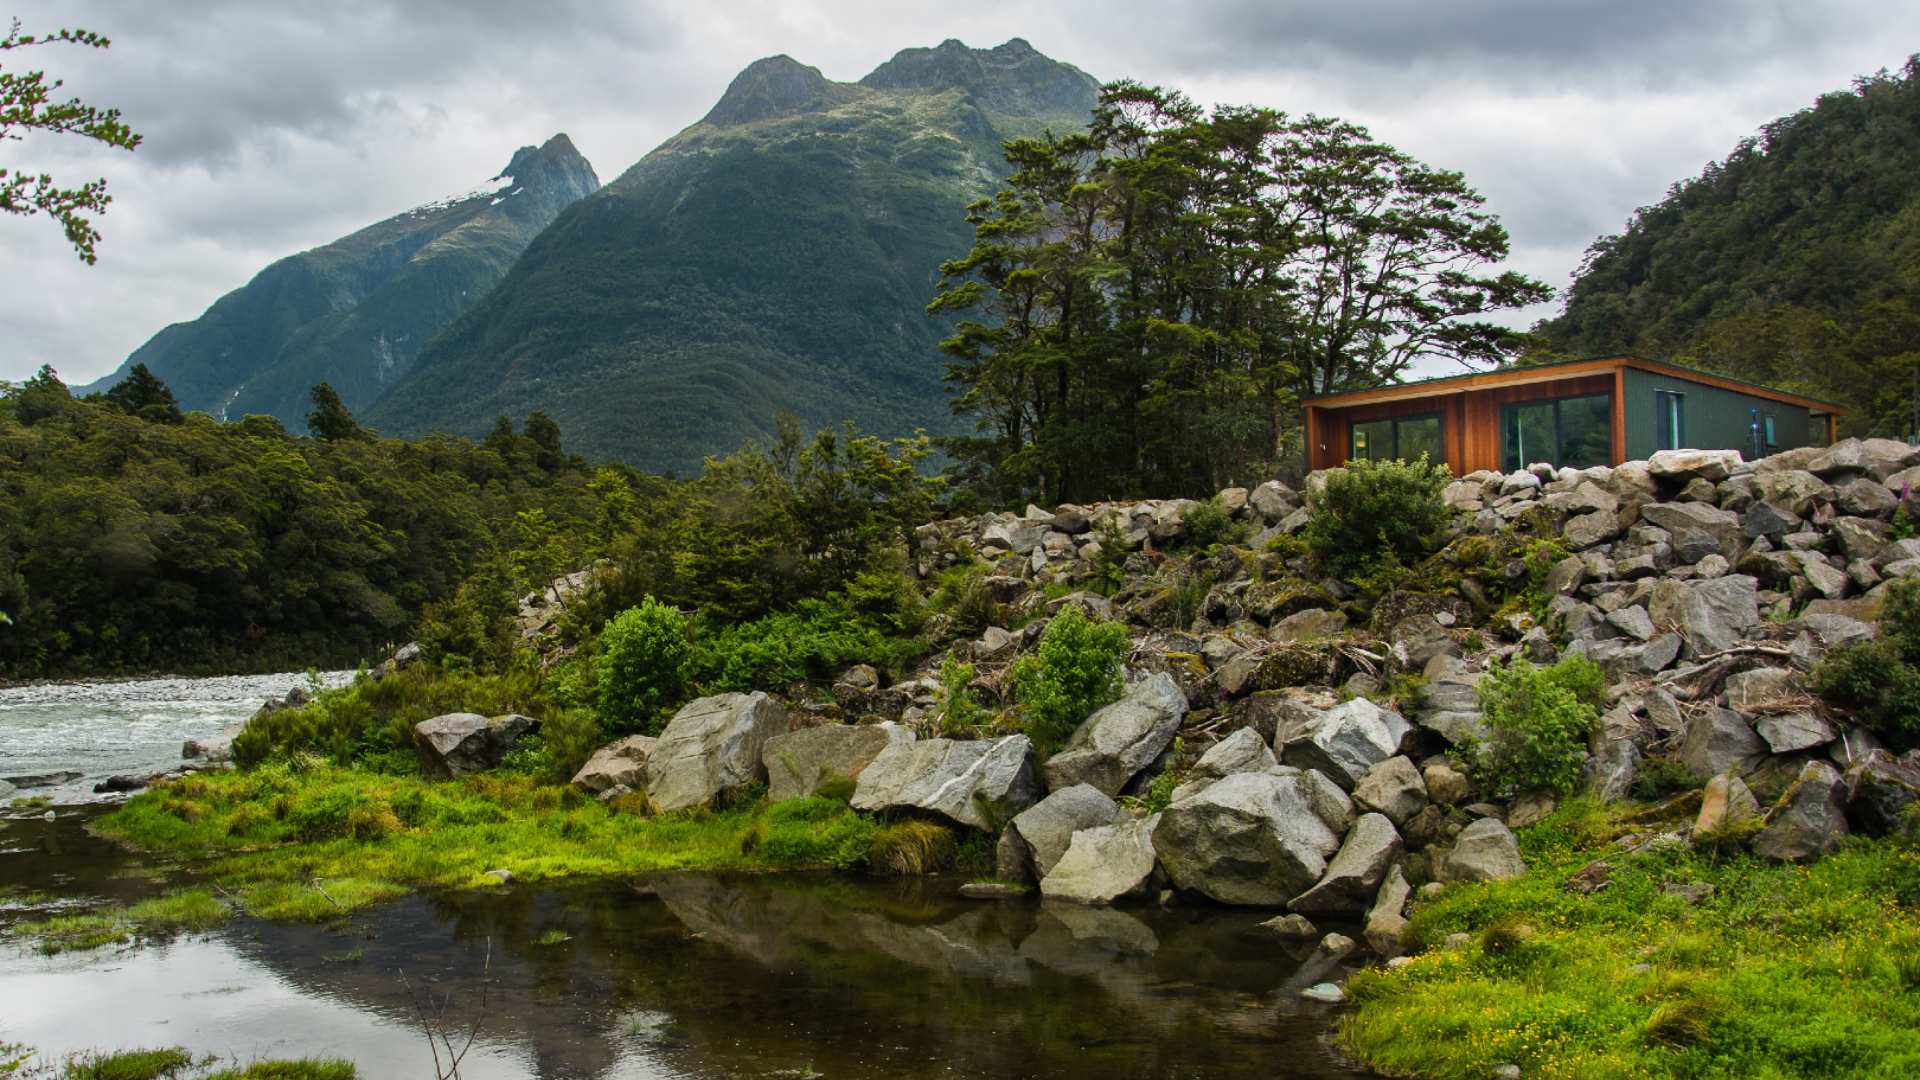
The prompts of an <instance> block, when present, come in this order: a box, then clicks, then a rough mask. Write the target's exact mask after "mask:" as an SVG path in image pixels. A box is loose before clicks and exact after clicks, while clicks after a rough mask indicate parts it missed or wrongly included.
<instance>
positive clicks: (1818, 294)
mask: <svg viewBox="0 0 1920 1080" xmlns="http://www.w3.org/2000/svg"><path fill="white" fill-rule="evenodd" d="M1536 329H1537V330H1538V332H1539V333H1540V334H1541V335H1542V337H1543V339H1544V344H1545V347H1546V351H1547V352H1548V353H1549V354H1551V355H1554V356H1581V355H1593V354H1598V353H1608V352H1621V351H1625V352H1634V353H1639V354H1643V355H1648V356H1655V357H1672V358H1674V359H1676V360H1679V361H1681V362H1684V363H1689V364H1694V365H1698V366H1701V367H1705V368H1708V369H1711V370H1716V371H1722V372H1726V373H1728V374H1730V375H1735V376H1738V377H1740V378H1744V379H1750V380H1753V381H1756V382H1764V383H1769V384H1772V385H1775V386H1780V387H1783V388H1787V389H1792V390H1798V391H1801V392H1804V393H1808V394H1811V395H1814V396H1816V397H1821V398H1826V399H1829V400H1832V401H1835V402H1838V403H1840V404H1842V405H1845V406H1847V407H1848V408H1849V409H1850V410H1851V415H1849V416H1848V417H1846V418H1845V420H1844V421H1843V422H1842V429H1841V430H1842V432H1843V433H1844V434H1850V435H1859V436H1867V435H1877V436H1889V437H1904V436H1907V435H1909V434H1912V433H1913V432H1914V429H1915V423H1916V409H1920V385H1917V384H1916V378H1920V57H1915V58H1914V59H1911V60H1909V61H1908V62H1907V64H1906V66H1905V68H1904V69H1903V70H1902V71H1900V72H1898V73H1888V72H1881V73H1879V74H1876V75H1872V76H1868V77H1865V78H1861V79H1858V80H1856V81H1855V83H1854V85H1853V87H1852V88H1851V89H1850V90H1844V91H1838V92H1835V93H1831V94H1826V95H1824V96H1822V97H1821V98H1820V99H1819V100H1818V101H1817V102H1816V103H1815V104H1814V105H1813V106H1812V107H1811V108H1808V109H1805V110H1803V111H1801V112H1797V113H1794V114H1793V115H1791V116H1785V117H1781V118H1780V119H1778V120H1775V121H1773V122H1772V123H1769V124H1767V125H1766V126H1765V127H1763V128H1761V129H1760V132H1759V133H1758V134H1757V135H1755V136H1754V137H1752V138H1750V139H1747V140H1744V141H1743V142H1741V143H1740V145H1739V146H1737V147H1735V148H1734V151H1733V153H1731V154H1729V155H1728V156H1727V158H1726V159H1725V160H1722V161H1717V162H1714V163H1712V164H1710V165H1708V166H1707V168H1706V169H1705V170H1704V171H1702V172H1701V174H1700V175H1699V176H1697V177H1695V178H1693V179H1690V180H1685V181H1682V182H1680V183H1677V184H1675V185H1674V186H1673V188H1672V189H1671V190H1670V191H1669V192H1668V193H1667V196H1666V198H1665V199H1663V200H1661V201H1660V202H1659V203H1656V204H1654V205H1652V206H1648V207H1644V208H1642V209H1641V210H1640V211H1639V212H1638V213H1636V214H1635V215H1634V217H1633V219H1632V220H1631V221H1629V222H1628V224H1627V228H1626V230H1625V231H1624V232H1622V233H1621V234H1620V235H1617V236H1607V237H1602V238H1601V239H1599V240H1598V241H1596V242H1595V243H1594V244H1593V246H1592V247H1591V248H1589V249H1588V252H1587V257H1586V261H1585V263H1584V264H1583V265H1582V266H1581V268H1580V272H1579V274H1578V276H1577V277H1576V279H1575V281H1574V283H1573V286H1572V288H1571V289H1570V290H1569V292H1568V293H1567V303H1566V308H1565V310H1564V312H1563V313H1562V314H1561V315H1560V316H1559V317H1558V318H1554V319H1550V320H1547V321H1546V322H1543V323H1541V324H1540V325H1539V326H1538V327H1537V328H1536Z"/></svg>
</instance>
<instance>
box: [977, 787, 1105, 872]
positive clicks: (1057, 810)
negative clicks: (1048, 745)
mask: <svg viewBox="0 0 1920 1080" xmlns="http://www.w3.org/2000/svg"><path fill="white" fill-rule="evenodd" d="M1126 817H1127V815H1126V811H1124V810H1122V809H1120V804H1119V803H1116V802H1114V801H1113V800H1112V799H1110V798H1108V797H1107V796H1106V795H1105V794H1104V793H1103V792H1101V791H1100V789H1098V788H1096V787H1094V786H1093V785H1091V784H1075V785H1074V786H1072V787H1069V788H1061V789H1060V790H1059V791H1056V792H1054V793H1053V794H1051V795H1049V796H1047V797H1046V798H1044V799H1041V800H1040V801H1039V802H1037V803H1034V804H1033V805H1032V806H1029V807H1027V808H1026V809H1025V810H1022V811H1020V812H1019V813H1018V814H1016V815H1014V818H1013V820H1012V821H1011V822H1009V823H1008V824H1007V829H1006V832H1007V834H1010V835H1012V836H1013V837H1015V838H1016V840H1017V841H1018V842H1019V843H1020V844H1022V845H1024V846H1025V848H1026V862H1027V865H1029V866H1031V867H1033V873H1034V876H1035V877H1038V878H1042V879H1044V878H1045V877H1046V876H1047V875H1048V874H1050V873H1052V872H1053V866H1054V864H1055V863H1057V862H1059V861H1060V857H1061V856H1062V855H1065V854H1066V853H1067V845H1068V843H1069V842H1070V841H1072V840H1073V834H1074V833H1076V832H1078V831H1080V830H1081V829H1091V828H1093V827H1094V826H1096V825H1113V824H1116V823H1118V822H1121V821H1124V820H1126Z"/></svg>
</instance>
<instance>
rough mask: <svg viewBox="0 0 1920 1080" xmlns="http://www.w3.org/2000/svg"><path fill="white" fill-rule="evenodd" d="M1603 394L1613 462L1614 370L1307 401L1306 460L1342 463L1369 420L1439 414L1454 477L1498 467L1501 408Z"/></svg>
mask: <svg viewBox="0 0 1920 1080" xmlns="http://www.w3.org/2000/svg"><path fill="white" fill-rule="evenodd" d="M1588 394H1606V395H1608V396H1609V397H1610V398H1611V399H1612V402H1613V408H1612V409H1611V410H1609V411H1610V412H1611V414H1612V417H1613V424H1614V432H1613V446H1614V448H1615V454H1614V460H1615V461H1616V462H1617V461H1619V460H1620V458H1619V453H1618V449H1619V447H1620V446H1621V427H1622V420H1623V418H1622V417H1621V415H1620V398H1619V396H1618V373H1617V369H1612V370H1606V371H1602V372H1600V373H1597V374H1593V375H1582V376H1576V377H1573V378H1560V379H1550V380H1540V381H1537V382H1524V383H1509V384H1505V385H1495V386H1489V387H1486V388H1484V389H1467V390H1461V391H1458V392H1456V393H1451V394H1438V395H1430V396H1426V397H1417V398H1403V399H1401V400H1398V401H1380V402H1375V403H1372V404H1364V405H1352V406H1348V407H1346V408H1324V407H1321V406H1318V405H1313V404H1308V405H1307V451H1308V455H1307V462H1308V467H1309V468H1313V469H1331V468H1335V467H1337V466H1339V465H1343V464H1345V463H1346V460H1347V452H1348V448H1349V446H1350V445H1351V440H1352V438H1353V425H1354V424H1355V423H1364V422H1366V421H1368V420H1380V419H1385V418H1389V417H1398V416H1419V415H1422V414H1432V413H1438V414H1439V415H1440V424H1441V433H1440V435H1441V441H1442V444H1443V445H1444V446H1445V447H1446V456H1447V465H1448V466H1449V467H1451V468H1452V469H1453V471H1454V473H1455V474H1456V475H1464V474H1466V473H1470V472H1475V471H1477V470H1480V469H1492V470H1495V471H1498V470H1499V469H1500V467H1501V462H1500V408H1501V406H1503V405H1509V404H1512V403H1514V402H1521V401H1541V400H1547V399H1551V398H1561V397H1580V396H1584V395H1588Z"/></svg>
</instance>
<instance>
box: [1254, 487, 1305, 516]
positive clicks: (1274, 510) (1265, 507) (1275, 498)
mask: <svg viewBox="0 0 1920 1080" xmlns="http://www.w3.org/2000/svg"><path fill="white" fill-rule="evenodd" d="M1247 505H1248V506H1251V507H1253V509H1254V512H1255V513H1258V514H1259V515H1260V516H1261V517H1262V518H1263V519H1265V520H1266V521H1267V523H1268V524H1272V523H1273V522H1276V521H1279V520H1280V519H1281V518H1284V517H1286V516H1287V515H1288V514H1291V513H1293V511H1294V510H1295V509H1297V508H1298V507H1299V505H1300V496H1298V495H1296V494H1294V491H1293V489H1292V488H1290V487H1288V486H1287V485H1285V484H1283V483H1281V482H1280V481H1278V480H1269V481H1267V482H1266V483H1264V484H1261V485H1260V486H1259V487H1256V488H1254V489H1253V490H1252V491H1250V492H1248V493H1247Z"/></svg>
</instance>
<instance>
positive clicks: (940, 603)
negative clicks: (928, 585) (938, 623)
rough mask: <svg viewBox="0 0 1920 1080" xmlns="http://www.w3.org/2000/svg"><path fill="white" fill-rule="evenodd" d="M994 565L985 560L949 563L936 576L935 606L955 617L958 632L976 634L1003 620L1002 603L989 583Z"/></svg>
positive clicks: (931, 603)
mask: <svg viewBox="0 0 1920 1080" xmlns="http://www.w3.org/2000/svg"><path fill="white" fill-rule="evenodd" d="M990 569H991V568H989V567H988V566H987V565H986V564H985V563H977V562H973V563H962V564H960V565H959V566H949V567H947V568H946V569H945V570H942V571H940V573H938V574H937V575H935V576H934V579H933V580H934V588H933V598H932V599H931V600H930V601H929V603H930V605H931V606H932V608H933V610H935V611H938V612H941V613H943V614H946V615H948V616H949V617H951V618H952V619H953V629H954V631H955V632H956V633H959V634H963V635H967V636H974V635H977V634H979V633H980V632H981V631H982V630H985V629H986V628H987V627H988V626H991V625H993V624H995V623H997V622H999V621H1000V618H1001V616H1000V605H999V604H996V603H994V600H993V590H991V589H989V588H988V587H987V574H988V573H989V571H990Z"/></svg>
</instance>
